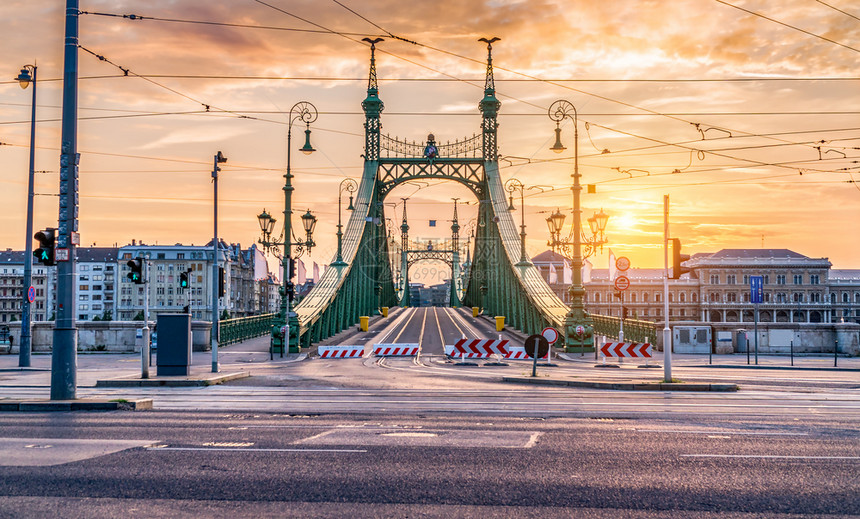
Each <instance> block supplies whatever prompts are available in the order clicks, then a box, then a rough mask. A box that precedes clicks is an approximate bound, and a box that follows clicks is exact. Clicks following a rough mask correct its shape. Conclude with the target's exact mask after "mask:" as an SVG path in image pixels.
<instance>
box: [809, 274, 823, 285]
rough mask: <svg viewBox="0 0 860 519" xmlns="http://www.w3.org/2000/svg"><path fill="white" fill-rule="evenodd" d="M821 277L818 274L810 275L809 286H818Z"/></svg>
mask: <svg viewBox="0 0 860 519" xmlns="http://www.w3.org/2000/svg"><path fill="white" fill-rule="evenodd" d="M820 280H821V277H820V276H819V275H818V274H810V275H809V284H810V285H818V284H820V283H819V281H820Z"/></svg>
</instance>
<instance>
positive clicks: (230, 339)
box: [218, 314, 278, 346]
mask: <svg viewBox="0 0 860 519" xmlns="http://www.w3.org/2000/svg"><path fill="white" fill-rule="evenodd" d="M276 315H278V314H261V315H252V316H251V317H237V318H235V319H227V320H224V321H221V323H220V326H219V329H220V337H219V338H218V345H219V346H223V345H225V344H233V343H234V342H242V341H244V340H245V339H252V338H254V337H259V336H261V335H267V334H268V333H269V332H270V331H271V329H272V320H273V319H274V318H275V316H276Z"/></svg>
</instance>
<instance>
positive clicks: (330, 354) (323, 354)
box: [317, 345, 364, 359]
mask: <svg viewBox="0 0 860 519" xmlns="http://www.w3.org/2000/svg"><path fill="white" fill-rule="evenodd" d="M317 352H318V353H319V355H320V358H321V359H354V358H356V357H361V356H362V355H363V354H364V346H361V345H348V346H344V345H340V346H319V347H318V348H317Z"/></svg>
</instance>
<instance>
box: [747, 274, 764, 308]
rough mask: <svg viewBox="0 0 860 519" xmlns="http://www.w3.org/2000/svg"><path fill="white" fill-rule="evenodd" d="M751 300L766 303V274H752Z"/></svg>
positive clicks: (754, 302) (756, 302)
mask: <svg viewBox="0 0 860 519" xmlns="http://www.w3.org/2000/svg"><path fill="white" fill-rule="evenodd" d="M750 302H751V303H753V304H756V305H758V304H761V303H764V276H750Z"/></svg>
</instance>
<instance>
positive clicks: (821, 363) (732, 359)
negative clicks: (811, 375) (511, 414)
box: [558, 351, 860, 371]
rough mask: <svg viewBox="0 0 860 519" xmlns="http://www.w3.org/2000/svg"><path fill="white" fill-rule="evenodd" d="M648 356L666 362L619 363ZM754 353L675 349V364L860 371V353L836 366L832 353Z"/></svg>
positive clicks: (579, 358) (581, 358)
mask: <svg viewBox="0 0 860 519" xmlns="http://www.w3.org/2000/svg"><path fill="white" fill-rule="evenodd" d="M558 357H559V358H561V359H564V360H566V361H569V362H577V363H585V364H602V363H603V362H604V361H603V356H601V355H599V354H598V357H597V358H596V359H595V356H594V352H586V353H585V354H584V355H583V354H580V353H576V352H574V353H559V354H558ZM646 360H647V361H648V363H649V364H652V365H660V366H662V365H663V353H662V352H659V351H655V352H654V356H653V357H652V358H650V359H639V358H624V359H622V360H621V362H620V364H622V365H624V366H628V367H629V366H638V365H645V362H646ZM755 362H756V359H755V355H750V357H749V364H747V355H746V353H733V354H728V355H712V356H711V357H710V359H709V358H708V355H707V354H692V353H673V354H672V366H673V367H674V366H679V367H687V368H722V369H727V368H746V369H783V370H815V371H860V357H845V356H841V355H840V356H839V357H838V358H837V359H836V364H837V366H836V367H834V365H833V364H834V359H833V355H826V354H825V355H802V356H801V355H795V356H794V365H793V366H792V359H791V358H790V357H789V356H788V355H762V354H759V356H758V364H756V363H755ZM605 363H606V364H608V365H612V364H619V359H617V358H607V359H606V362H605Z"/></svg>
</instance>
